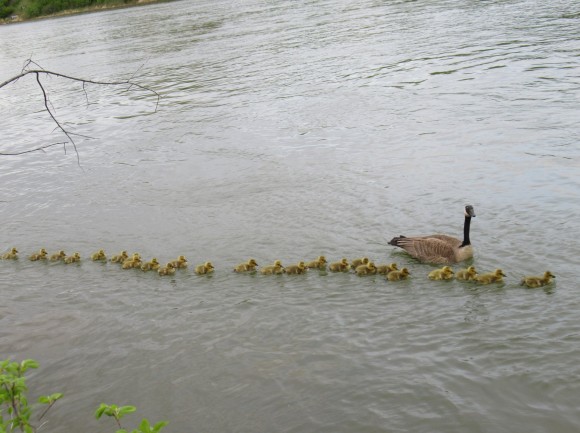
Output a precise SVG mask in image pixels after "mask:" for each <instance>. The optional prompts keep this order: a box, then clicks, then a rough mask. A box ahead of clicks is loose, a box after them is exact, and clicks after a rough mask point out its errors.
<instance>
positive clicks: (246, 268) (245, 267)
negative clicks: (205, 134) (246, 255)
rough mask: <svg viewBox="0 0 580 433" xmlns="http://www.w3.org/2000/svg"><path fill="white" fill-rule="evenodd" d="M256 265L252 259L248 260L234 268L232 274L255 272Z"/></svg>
mask: <svg viewBox="0 0 580 433" xmlns="http://www.w3.org/2000/svg"><path fill="white" fill-rule="evenodd" d="M256 266H258V263H257V262H256V261H255V260H254V259H250V260H248V261H247V262H246V263H240V264H239V265H236V267H235V268H234V272H255V271H256Z"/></svg>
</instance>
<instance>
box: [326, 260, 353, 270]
mask: <svg viewBox="0 0 580 433" xmlns="http://www.w3.org/2000/svg"><path fill="white" fill-rule="evenodd" d="M349 268H350V265H349V263H348V260H347V259H345V258H343V259H342V260H341V261H340V262H334V263H331V264H330V265H329V266H328V269H329V270H330V271H331V272H348V270H349Z"/></svg>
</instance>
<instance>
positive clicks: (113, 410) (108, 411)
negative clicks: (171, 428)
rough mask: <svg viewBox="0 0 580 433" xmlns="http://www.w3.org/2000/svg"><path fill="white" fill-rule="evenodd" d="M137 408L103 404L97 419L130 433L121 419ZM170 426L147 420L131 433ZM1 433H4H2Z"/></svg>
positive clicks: (154, 431) (147, 432)
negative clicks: (107, 420) (107, 419)
mask: <svg viewBox="0 0 580 433" xmlns="http://www.w3.org/2000/svg"><path fill="white" fill-rule="evenodd" d="M136 410H137V408H136V407H135V406H117V405H114V404H111V405H108V404H105V403H101V405H100V406H99V408H98V409H97V411H96V412H95V417H96V418H97V419H99V418H101V417H102V416H103V415H107V416H110V417H112V418H114V419H115V421H116V422H117V426H118V427H119V430H117V432H116V433H128V430H126V429H124V428H123V426H122V425H121V418H123V417H124V416H125V415H127V414H128V413H132V412H135V411H136ZM167 424H168V422H167V421H160V422H158V423H157V424H155V425H154V426H152V425H151V424H150V423H149V421H148V420H147V419H146V418H143V419H142V420H141V424H139V428H136V429H134V430H131V433H159V432H160V431H161V429H162V428H163V427H165V426H166V425H167ZM0 433H2V432H1V431H0Z"/></svg>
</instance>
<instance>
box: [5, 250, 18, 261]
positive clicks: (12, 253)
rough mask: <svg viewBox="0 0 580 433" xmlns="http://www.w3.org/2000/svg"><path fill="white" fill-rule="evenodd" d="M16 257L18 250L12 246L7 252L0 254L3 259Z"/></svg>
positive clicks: (14, 258)
mask: <svg viewBox="0 0 580 433" xmlns="http://www.w3.org/2000/svg"><path fill="white" fill-rule="evenodd" d="M17 258H18V250H17V249H16V248H14V247H12V249H10V251H9V252H7V253H4V254H3V255H2V259H3V260H16V259H17Z"/></svg>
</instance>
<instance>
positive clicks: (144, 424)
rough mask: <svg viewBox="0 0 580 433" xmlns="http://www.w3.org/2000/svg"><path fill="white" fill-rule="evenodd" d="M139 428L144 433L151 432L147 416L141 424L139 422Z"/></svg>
mask: <svg viewBox="0 0 580 433" xmlns="http://www.w3.org/2000/svg"><path fill="white" fill-rule="evenodd" d="M139 430H140V431H141V432H142V433H151V425H150V424H149V421H148V420H147V418H143V420H142V421H141V424H139Z"/></svg>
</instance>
